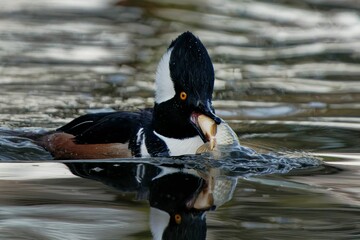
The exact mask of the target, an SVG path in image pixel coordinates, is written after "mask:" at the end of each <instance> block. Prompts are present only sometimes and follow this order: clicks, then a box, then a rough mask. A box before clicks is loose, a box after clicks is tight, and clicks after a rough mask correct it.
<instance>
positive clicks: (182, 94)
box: [180, 92, 187, 101]
mask: <svg viewBox="0 0 360 240" xmlns="http://www.w3.org/2000/svg"><path fill="white" fill-rule="evenodd" d="M186 98H187V94H186V92H181V93H180V99H181V100H183V101H185V100H186Z"/></svg>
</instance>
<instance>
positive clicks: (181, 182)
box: [64, 152, 329, 239]
mask: <svg viewBox="0 0 360 240" xmlns="http://www.w3.org/2000/svg"><path fill="white" fill-rule="evenodd" d="M249 153H251V154H252V157H251V158H250V155H251V154H249V155H246V154H245V153H244V152H232V153H230V154H229V156H228V157H229V159H222V160H211V159H206V157H205V156H204V157H205V158H204V157H199V156H198V157H190V156H189V157H183V158H177V159H159V160H157V161H156V160H155V161H154V160H153V159H146V160H118V161H113V160H111V161H110V162H101V161H100V162H98V161H86V162H77V161H65V162H64V164H66V165H67V166H68V167H69V169H70V171H71V172H72V173H73V174H75V175H77V176H80V177H82V178H87V179H92V180H96V181H99V182H102V183H103V184H105V185H108V186H111V187H113V188H115V189H116V190H118V191H120V192H122V193H127V194H128V193H136V199H137V200H148V201H149V205H150V217H149V220H150V228H151V232H152V234H153V237H154V239H205V238H206V231H207V227H206V226H207V225H206V212H207V211H212V210H215V209H217V208H219V207H220V206H222V205H223V204H224V203H226V202H228V201H230V200H231V198H232V195H233V193H234V190H235V187H236V184H237V179H238V177H251V176H252V177H254V176H259V175H268V174H275V173H289V172H290V171H292V170H298V171H299V170H304V169H324V166H322V165H321V162H318V161H317V160H316V159H311V158H305V157H303V158H287V157H284V156H283V157H280V156H277V157H276V156H270V155H256V156H255V153H254V152H249ZM236 155H237V158H236ZM230 156H231V157H230ZM240 156H242V158H241V157H240ZM245 156H247V158H245ZM229 161H230V162H231V164H229ZM326 171H329V170H326ZM289 186H291V185H289Z"/></svg>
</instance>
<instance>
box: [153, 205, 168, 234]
mask: <svg viewBox="0 0 360 240" xmlns="http://www.w3.org/2000/svg"><path fill="white" fill-rule="evenodd" d="M169 222H170V215H169V214H168V213H167V212H165V211H162V210H160V209H157V208H153V207H150V229H151V233H152V235H153V239H154V240H161V239H162V235H163V234H164V231H165V229H166V227H167V225H168V224H169Z"/></svg>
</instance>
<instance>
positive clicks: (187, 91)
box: [154, 32, 221, 142]
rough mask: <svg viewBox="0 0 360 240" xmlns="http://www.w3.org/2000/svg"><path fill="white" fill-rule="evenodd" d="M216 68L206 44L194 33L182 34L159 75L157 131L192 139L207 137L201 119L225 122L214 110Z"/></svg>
mask: <svg viewBox="0 0 360 240" xmlns="http://www.w3.org/2000/svg"><path fill="white" fill-rule="evenodd" d="M214 80H215V76H214V68H213V64H212V62H211V59H210V56H209V54H208V52H207V50H206V48H205V46H204V45H203V44H202V42H201V41H200V40H199V39H198V38H197V37H195V36H194V35H193V34H192V33H190V32H185V33H183V34H181V35H180V36H179V37H178V38H177V39H175V40H174V41H173V42H172V43H171V44H170V46H169V48H168V50H167V51H166V53H165V54H164V55H163V57H162V59H161V61H160V63H159V65H158V68H157V72H156V81H155V83H156V95H155V107H154V125H155V126H154V129H155V131H156V132H157V133H159V134H161V135H163V136H166V137H171V138H178V139H183V138H189V137H194V136H196V135H199V136H200V137H201V138H202V139H203V141H204V142H206V141H208V140H209V139H208V137H207V136H206V134H205V133H204V130H202V129H203V126H202V123H201V122H200V121H198V117H199V116H201V115H205V116H206V117H207V118H209V119H212V120H213V121H214V123H215V124H220V122H221V119H220V118H219V117H218V116H216V115H215V111H214V109H213V107H212V102H211V101H212V93H213V90H214Z"/></svg>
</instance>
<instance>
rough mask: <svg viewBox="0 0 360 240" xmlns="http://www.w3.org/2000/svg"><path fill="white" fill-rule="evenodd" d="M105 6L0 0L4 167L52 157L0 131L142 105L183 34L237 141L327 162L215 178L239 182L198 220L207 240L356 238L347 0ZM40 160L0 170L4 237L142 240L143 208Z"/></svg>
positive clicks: (354, 86)
mask: <svg viewBox="0 0 360 240" xmlns="http://www.w3.org/2000/svg"><path fill="white" fill-rule="evenodd" d="M114 5H115V2H114V1H100V0H91V1H52V0H39V1H36V2H29V1H23V0H18V1H2V7H1V10H0V62H1V64H0V86H1V87H0V126H1V129H0V159H1V160H11V161H14V160H35V161H36V160H49V159H51V156H50V155H49V154H48V153H46V152H45V151H44V150H42V149H41V148H38V147H36V146H35V145H34V144H33V143H32V142H31V141H29V140H26V139H23V138H19V137H15V136H9V135H8V134H6V127H11V128H15V129H19V128H20V127H26V128H30V130H34V131H38V130H39V128H40V131H41V130H43V129H53V128H56V127H58V126H60V125H62V124H64V123H66V122H68V121H69V120H70V119H72V118H74V117H75V116H78V115H79V114H83V113H86V112H94V111H103V110H118V109H130V110H133V109H137V108H143V107H151V106H152V105H153V88H154V87H153V79H154V72H155V69H156V64H157V62H158V60H159V59H160V57H161V55H162V53H163V52H164V50H165V49H166V47H167V46H168V44H169V42H170V41H171V40H172V39H174V38H175V37H176V36H177V35H178V34H179V33H180V32H183V31H185V30H191V31H193V32H194V33H195V34H196V35H198V36H199V37H200V38H201V39H202V41H203V42H204V44H205V45H206V47H207V48H208V50H209V53H210V55H211V57H212V59H213V62H214V66H215V71H216V77H217V82H216V85H215V93H214V99H215V101H214V106H215V108H216V109H217V110H218V114H219V115H221V117H223V118H224V119H225V120H227V121H228V122H229V123H230V125H231V126H232V127H233V128H234V130H235V131H236V132H237V134H238V135H239V138H240V140H241V143H242V144H244V145H246V146H251V147H252V148H254V149H256V150H257V151H259V152H268V151H272V152H279V151H281V152H290V153H292V154H293V153H294V152H301V153H302V152H312V154H316V155H318V156H322V157H323V158H324V159H325V160H326V161H328V162H331V163H333V164H336V165H335V166H336V168H331V167H326V168H324V169H325V170H324V169H318V168H311V169H308V170H304V169H302V170H301V171H299V172H297V171H292V172H290V173H287V174H285V175H284V173H285V172H282V173H281V174H280V173H279V172H277V174H275V172H271V171H270V172H268V174H270V175H267V174H262V175H261V176H252V177H249V176H246V177H244V175H241V174H239V173H238V172H237V173H234V172H232V171H225V172H222V174H223V176H233V175H236V176H237V177H239V178H238V182H237V187H236V189H235V190H234V193H233V194H232V199H231V200H230V201H228V202H225V203H224V204H223V205H222V206H220V207H219V208H218V209H217V210H216V211H210V212H208V214H207V215H208V218H207V226H208V238H209V239H223V238H225V237H226V238H229V239H239V238H240V237H241V239H262V238H264V237H268V238H273V239H289V238H292V239H357V238H358V236H359V235H360V232H359V230H358V229H359V224H360V219H359V217H358V216H359V200H360V199H359V198H360V197H359V187H358V180H359V168H358V165H359V161H360V159H359V157H358V153H359V146H360V142H359V139H360V138H359V135H360V133H359V130H360V127H359V122H360V118H359V114H360V111H359V102H360V94H359V92H360V85H359V82H360V81H359V79H360V70H359V69H360V67H359V56H360V53H359V49H360V48H359V46H360V41H359V39H360V27H359V26H360V18H359V16H358V13H357V12H356V11H357V10H359V9H360V7H359V4H358V3H357V1H351V0H349V1H341V0H331V1H330V0H328V1H318V0H317V1H314V0H305V1H301V2H292V3H290V2H287V1H280V0H279V1H272V2H271V3H267V2H263V1H233V0H227V1H222V2H221V4H220V3H219V2H218V1H212V0H203V1H196V2H194V1H181V2H176V3H171V2H170V1H156V0H153V1H119V3H118V4H117V6H116V7H114ZM28 130H29V129H28ZM349 156H352V158H351V159H349ZM46 164H47V163H42V162H34V163H31V166H30V165H27V166H26V167H24V165H22V164H20V163H19V164H17V163H2V164H0V170H1V172H0V184H1V188H0V191H1V194H0V203H1V204H0V208H1V210H0V219H1V220H0V229H1V230H0V236H1V237H0V238H2V239H64V238H65V239H150V238H151V234H150V229H149V224H148V219H149V210H148V208H149V206H148V203H147V202H146V201H136V200H134V199H136V196H134V194H133V193H131V194H124V193H119V191H117V190H115V189H114V188H109V187H108V186H105V185H109V184H105V185H104V184H101V183H99V182H96V181H89V180H86V179H82V178H77V177H75V176H74V175H71V174H70V172H69V171H68V170H67V168H65V166H64V165H62V164H60V163H57V164H55V165H52V166H51V167H49V166H47V165H46ZM195 165H196V164H195ZM225 165H226V164H225ZM10 166H11V167H10ZM245 166H246V165H243V167H245ZM16 167H18V168H17V169H16V170H15V168H16ZM248 167H249V166H248ZM35 169H42V170H41V171H40V172H37V171H35ZM189 169H192V167H189ZM335 169H342V171H335ZM257 170H259V169H257ZM330 170H331V171H330ZM25 173H26V175H25ZM35 173H36V175H35V178H34V175H33V176H29V175H30V174H35ZM325 173H326V174H325ZM27 174H29V175H27Z"/></svg>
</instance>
